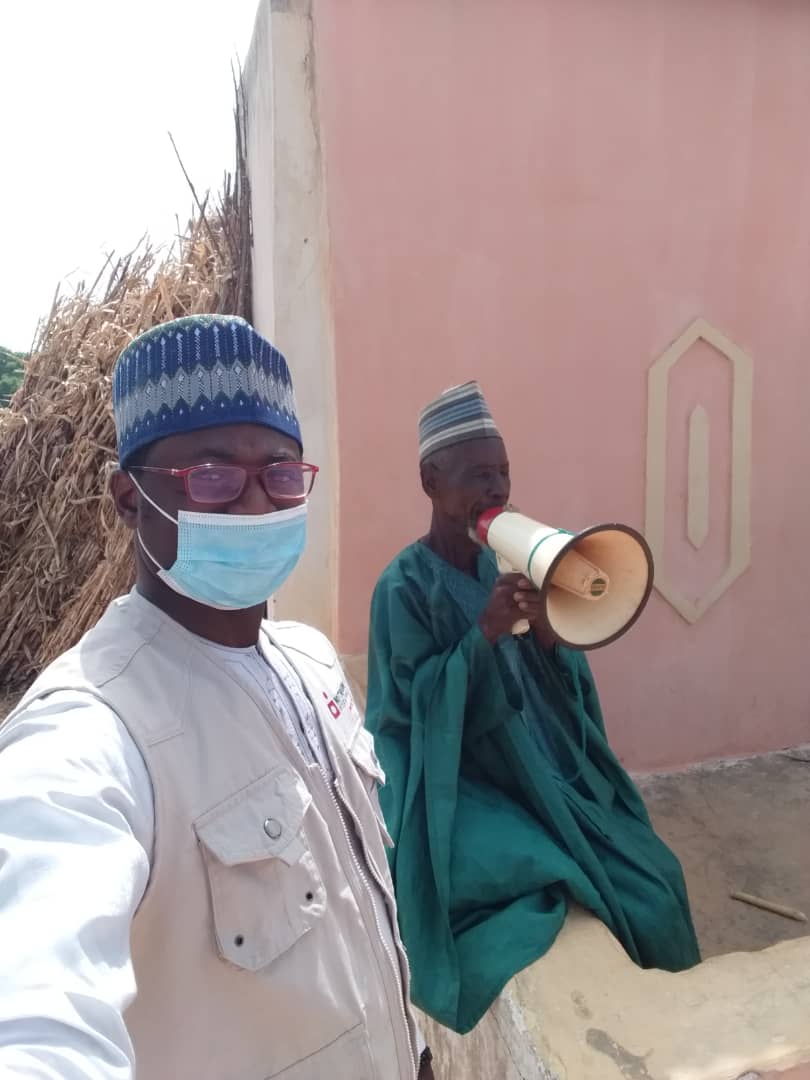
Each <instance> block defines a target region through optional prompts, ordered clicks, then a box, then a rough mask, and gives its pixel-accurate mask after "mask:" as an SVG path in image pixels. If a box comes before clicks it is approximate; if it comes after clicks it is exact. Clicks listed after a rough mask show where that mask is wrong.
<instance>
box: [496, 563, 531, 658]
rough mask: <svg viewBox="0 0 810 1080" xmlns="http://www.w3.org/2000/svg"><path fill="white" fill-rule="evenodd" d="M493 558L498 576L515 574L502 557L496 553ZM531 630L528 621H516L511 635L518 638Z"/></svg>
mask: <svg viewBox="0 0 810 1080" xmlns="http://www.w3.org/2000/svg"><path fill="white" fill-rule="evenodd" d="M495 558H496V560H497V563H498V573H499V574H514V573H517V571H516V570H515V568H514V566H512V564H511V563H510V562H508V561H507V560H506V559H505V558H504V557H503V555H500V554H499V553H498V552H496V553H495ZM529 630H531V624H530V623H529V620H528V619H518V621H517V622H516V623H515V624H514V625H513V627H512V634H513V636H514V637H520V636H521V635H522V634H528V632H529Z"/></svg>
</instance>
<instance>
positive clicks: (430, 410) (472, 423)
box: [419, 380, 501, 463]
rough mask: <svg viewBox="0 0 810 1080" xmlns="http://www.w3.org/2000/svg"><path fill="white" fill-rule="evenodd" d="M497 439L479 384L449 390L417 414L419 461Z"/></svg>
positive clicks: (474, 383)
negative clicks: (462, 445)
mask: <svg viewBox="0 0 810 1080" xmlns="http://www.w3.org/2000/svg"><path fill="white" fill-rule="evenodd" d="M500 437H501V433H500V431H498V428H497V427H496V426H495V421H494V420H493V419H492V414H491V413H490V411H489V408H488V406H487V403H486V401H484V395H483V394H482V393H481V388H480V386H479V385H478V383H477V382H475V381H474V380H473V381H472V382H466V383H463V384H462V385H461V386H452V387H451V388H450V389H449V390H445V391H444V393H443V394H440V395H439V396H438V397H437V398H436V400H435V401H431V403H430V404H429V405H426V406H425V407H424V409H422V411H421V413H420V414H419V461H420V463H421V462H422V461H424V460H425V458H427V457H429V456H430V455H431V454H434V453H435V452H436V451H437V450H442V449H444V447H446V446H454V445H455V444H456V443H461V442H469V440H470V439H499V438H500Z"/></svg>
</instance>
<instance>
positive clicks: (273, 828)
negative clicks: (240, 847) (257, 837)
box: [264, 817, 281, 840]
mask: <svg viewBox="0 0 810 1080" xmlns="http://www.w3.org/2000/svg"><path fill="white" fill-rule="evenodd" d="M264 831H265V832H266V833H267V835H268V836H269V837H270V839H271V840H278V838H279V837H280V836H281V823H280V822H279V821H276V819H275V818H271V817H269V818H266V819H265V822H264Z"/></svg>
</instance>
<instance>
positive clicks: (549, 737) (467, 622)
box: [366, 543, 700, 1032]
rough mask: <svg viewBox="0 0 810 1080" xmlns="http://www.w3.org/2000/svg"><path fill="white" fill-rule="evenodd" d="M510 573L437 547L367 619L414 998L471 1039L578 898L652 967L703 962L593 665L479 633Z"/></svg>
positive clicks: (679, 878)
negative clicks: (613, 732)
mask: <svg viewBox="0 0 810 1080" xmlns="http://www.w3.org/2000/svg"><path fill="white" fill-rule="evenodd" d="M496 577H497V568H496V564H495V560H494V557H493V556H492V555H491V553H489V552H483V551H482V554H481V557H480V559H479V562H478V578H477V579H476V578H474V577H472V576H470V575H466V574H462V573H461V572H459V571H457V570H456V569H454V568H453V567H451V566H450V565H449V564H448V563H446V562H445V561H444V560H443V559H441V558H439V557H438V556H437V555H435V554H434V553H433V552H431V551H430V550H429V549H428V548H427V547H426V546H425V545H424V544H421V543H417V544H412V545H411V546H410V547H408V548H406V549H405V550H404V551H403V552H402V553H401V554H400V555H399V556H398V557H397V558H396V559H395V560H394V562H393V563H392V564H391V565H390V566H389V567H388V569H387V570H386V571H385V572H384V573H383V575H382V577H381V578H380V581H379V582H378V584H377V587H376V590H375V593H374V598H373V601H372V609H371V635H370V643H369V684H368V704H367V720H366V722H367V725H368V728H369V729H370V731H371V732H372V733H373V734H374V737H375V743H376V746H377V753H378V755H379V757H380V760H381V763H382V766H383V768H384V770H385V772H386V774H387V783H386V786H385V787H384V788H383V789H382V792H381V799H382V806H383V811H384V814H385V817H386V821H387V824H388V828H389V830H390V832H391V834H392V836H393V838H394V841H395V848H394V849H393V852H392V854H391V870H392V874H393V879H394V885H395V888H396V894H397V902H398V905H399V919H400V928H401V932H402V937H403V940H404V942H405V946H406V948H407V951H408V954H409V957H410V962H411V968H412V974H413V984H412V995H413V1000H414V1002H415V1003H416V1004H417V1005H418V1006H419V1007H420V1008H422V1009H423V1010H424V1011H425V1012H427V1013H429V1014H430V1015H431V1016H433V1017H434V1018H435V1019H437V1020H438V1021H440V1022H441V1023H443V1024H445V1025H447V1026H448V1027H450V1028H453V1029H454V1030H456V1031H459V1032H465V1031H469V1030H470V1029H471V1028H472V1027H474V1026H475V1024H476V1023H477V1022H478V1020H479V1019H480V1018H481V1016H482V1015H483V1014H484V1012H485V1011H486V1010H487V1008H488V1007H489V1005H490V1004H491V1003H492V1001H493V1000H494V999H495V997H497V995H498V994H499V993H500V991H501V989H502V988H503V986H504V985H505V983H506V982H508V980H509V979H510V978H511V977H512V975H514V974H516V973H517V972H518V971H520V970H521V969H522V968H524V967H526V966H527V965H528V964H531V963H532V962H533V961H535V960H536V959H537V958H538V957H540V956H542V955H543V954H544V953H545V952H546V951H547V950H548V949H549V948H550V946H551V945H552V943H553V942H554V939H555V937H556V935H557V933H558V931H559V929H560V927H561V926H562V924H563V921H564V919H565V915H566V910H567V905H568V902H569V900H575V901H577V902H578V903H579V904H581V905H583V906H584V907H586V908H588V909H589V910H590V911H592V912H593V913H594V914H595V915H597V916H598V917H599V918H600V919H601V920H602V921H603V922H604V923H605V924H606V925H607V926H608V927H609V928H610V930H611V931H612V932H613V933H614V934H615V935H616V936H617V937H618V939H619V940H620V941H621V942H622V944H623V945H624V948H625V949H626V950H627V952H628V954H629V955H630V956H631V957H632V959H633V960H634V961H635V962H636V963H639V964H641V965H643V966H644V967H660V968H665V969H667V970H670V971H678V970H681V969H683V968H687V967H690V966H691V965H693V964H696V963H697V962H698V961H699V959H700V957H699V953H698V946H697V941H696V939H695V933H694V929H693V927H692V920H691V917H690V914H689V904H688V901H687V897H686V888H685V885H684V880H683V875H682V872H681V868H680V864H679V863H678V860H677V859H676V857H675V856H674V855H673V854H672V852H671V851H670V850H669V849H668V848H667V847H666V845H665V844H664V843H663V842H662V841H661V840H660V839H659V838H658V837H657V836H656V834H655V832H654V831H653V828H652V826H651V824H650V820H649V817H648V815H647V812H646V810H645V807H644V804H643V802H642V799H641V796H640V795H639V793H638V791H637V790H636V788H635V786H634V785H633V783H632V781H631V780H630V777H629V776H628V775H627V773H626V772H625V771H624V769H623V768H622V766H621V765H620V764H619V762H618V760H617V759H616V757H615V755H614V754H613V752H612V750H611V749H610V746H609V745H608V742H607V738H606V735H605V728H604V724H603V721H602V715H601V711H600V707H599V699H598V697H597V693H596V687H595V685H594V682H593V678H592V676H591V673H590V669H589V667H588V664H587V661H586V659H585V657H584V654H582V653H579V652H574V651H571V650H567V649H562V648H559V647H558V648H555V649H554V650H553V652H550V653H545V652H543V651H542V650H541V649H538V648H537V646H536V644H535V642H534V639H533V637H532V636H531V635H528V636H526V637H525V638H512V637H511V636H507V637H504V638H502V639H501V640H500V641H499V642H498V643H497V645H496V646H492V645H491V644H490V643H489V642H488V641H487V640H486V638H484V636H483V634H482V633H481V631H480V630H479V629H478V626H477V620H478V617H479V616H480V614H481V612H482V611H483V610H484V607H485V606H486V603H487V600H488V597H489V594H490V591H491V588H492V585H493V584H494V582H495V579H496Z"/></svg>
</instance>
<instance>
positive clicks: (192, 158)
mask: <svg viewBox="0 0 810 1080" xmlns="http://www.w3.org/2000/svg"><path fill="white" fill-rule="evenodd" d="M258 4H259V0H136V2H134V3H123V2H122V0H0V200H2V211H1V213H2V216H1V217H0V345H5V346H7V347H9V348H12V349H20V350H26V349H28V348H29V346H30V344H31V340H32V338H33V335H34V331H35V329H36V324H37V320H38V319H39V318H40V317H42V316H44V315H45V314H46V313H47V311H48V309H49V307H50V303H51V299H52V297H53V292H54V289H55V287H56V284H57V282H58V281H60V280H61V279H65V278H70V279H71V280H72V279H75V278H81V277H85V278H90V279H91V280H92V279H93V278H94V277H95V275H96V273H97V272H98V270H99V269H100V268H101V264H102V262H103V259H104V256H105V255H106V253H107V252H109V251H110V250H115V251H116V252H117V253H119V254H124V253H125V252H126V251H128V250H129V249H130V248H131V247H132V246H133V245H134V243H135V242H136V241H137V240H138V239H139V237H140V236H141V235H142V234H143V233H144V232H145V231H148V232H149V234H150V236H151V239H152V240H153V241H154V242H156V243H163V242H166V241H170V240H171V237H172V236H173V235H174V233H175V231H176V223H175V214H177V215H179V217H180V220H181V222H183V223H185V220H186V218H187V217H188V213H189V211H190V209H191V205H192V198H191V193H190V191H189V189H188V187H187V185H186V181H185V180H184V178H183V174H182V172H181V170H180V166H179V165H178V163H177V160H176V158H175V156H174V151H173V150H172V147H171V143H170V142H169V137H168V135H167V134H166V133H167V131H171V133H172V135H173V136H174V139H175V142H176V143H177V146H178V149H179V151H180V154H181V156H182V158H183V162H184V164H185V166H186V169H187V170H188V172H189V175H190V176H191V179H192V180H193V182H194V184H195V187H196V188H197V191H198V193H200V194H201V195H202V194H203V193H204V192H205V191H206V190H207V189H208V188H211V189H217V188H218V187H219V183H220V180H221V178H222V175H223V173H224V172H225V170H226V169H227V170H230V169H232V164H233V147H234V139H233V119H232V110H233V90H232V83H231V61H232V60H233V59H234V58H235V57H237V56H238V57H239V58H240V59H241V60H243V61H244V57H245V54H246V53H247V49H248V45H249V43H250V35H251V32H252V28H253V19H254V15H255V12H256V9H257V7H258Z"/></svg>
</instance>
